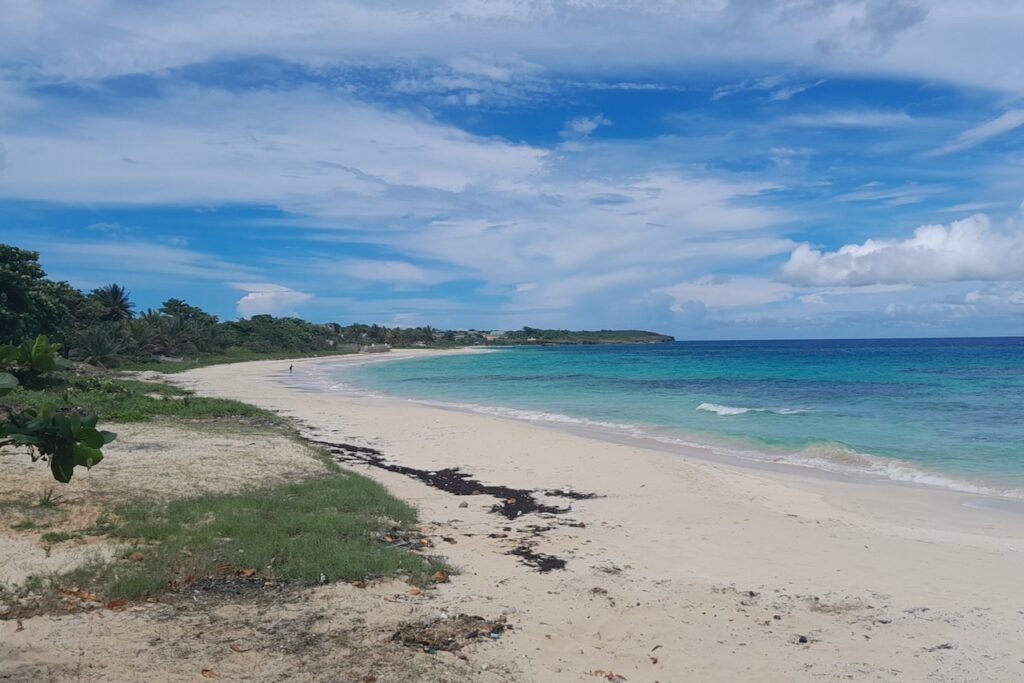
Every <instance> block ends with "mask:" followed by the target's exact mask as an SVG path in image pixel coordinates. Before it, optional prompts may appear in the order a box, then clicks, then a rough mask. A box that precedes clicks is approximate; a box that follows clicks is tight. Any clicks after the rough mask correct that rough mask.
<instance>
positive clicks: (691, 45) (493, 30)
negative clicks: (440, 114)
mask: <svg viewBox="0 0 1024 683" xmlns="http://www.w3.org/2000/svg"><path fill="white" fill-rule="evenodd" d="M0 16H3V17H4V21H3V22H2V23H0V61H6V62H8V63H10V64H13V65H17V70H18V72H19V73H18V75H24V74H26V73H28V74H32V75H34V76H39V77H42V78H45V79H49V80H57V81H62V80H74V79H79V78H97V77H104V76H116V75H123V74H129V73H140V72H156V71H161V70H166V69H174V68H177V67H181V66H185V65H188V64H193V63H200V62H204V61H208V60H212V59H218V58H228V59H230V58H236V57H238V56H245V55H254V54H257V55H265V56H268V57H271V58H276V59H281V60H285V61H292V62H300V63H306V64H310V65H314V66H318V67H319V66H322V65H325V64H328V65H329V64H338V63H366V61H367V60H368V59H370V58H380V57H382V56H384V57H385V58H387V59H390V60H393V61H395V62H399V61H400V60H401V61H415V60H431V61H434V62H439V63H448V64H453V63H454V62H455V60H457V59H458V58H465V59H473V60H476V61H480V62H484V64H485V65H486V64H488V63H491V64H498V65H500V66H499V67H498V68H496V69H495V68H487V67H486V66H485V67H482V68H477V69H476V71H478V72H483V73H481V74H480V75H483V76H486V77H487V78H489V79H491V80H492V81H495V82H499V79H501V78H502V76H503V74H502V73H501V67H503V66H504V65H505V63H506V60H513V61H514V60H516V59H518V60H520V61H525V62H528V63H534V64H543V66H544V67H545V68H547V69H550V70H552V71H557V72H562V73H566V72H573V73H575V74H577V75H579V76H587V75H589V74H592V73H601V72H608V70H609V68H610V67H614V68H618V69H623V70H624V69H634V70H637V71H641V72H644V71H646V72H650V71H651V70H653V69H659V68H665V67H676V66H678V65H679V64H686V65H688V66H690V67H692V66H699V65H702V64H708V63H712V64H714V63H726V64H737V63H744V62H748V63H749V62H751V61H754V62H761V63H772V64H787V65H795V66H798V67H806V68H808V69H814V70H815V72H817V73H821V72H822V71H823V70H832V71H836V72H840V73H850V72H853V73H876V74H877V73H883V74H890V75H898V76H914V77H918V78H922V79H924V80H941V81H947V82H948V81H952V82H957V83H964V84H969V85H974V86H980V87H993V88H1000V89H1005V90H1009V91H1014V92H1018V93H1019V92H1022V91H1024V73H1022V72H1021V71H1020V70H1019V69H1014V68H1011V67H1006V68H993V67H992V65H1013V64H1016V63H1018V61H1019V58H1020V52H1019V42H1018V40H1017V38H1018V37H1019V36H1020V35H1021V33H1022V32H1024V30H1022V28H1024V7H1021V5H1020V3H1013V2H1006V0H974V1H973V2H970V3H965V2H963V1H962V0H930V1H929V2H927V4H925V3H922V2H916V1H913V0H828V1H827V2H813V1H810V0H762V1H760V2H752V1H750V0H746V1H738V0H732V1H729V2H721V1H718V2H708V1H707V0H660V1H658V2H627V3H622V2H608V1H607V0H574V1H572V2H551V1H548V0H503V1H501V2H484V1H483V0H474V1H472V2H468V1H466V0H434V1H432V2H423V0H395V1H393V2H386V3H382V2H379V1H378V0H308V1H307V2H304V3H302V5H301V6H300V7H299V8H296V7H293V6H290V5H289V6H285V5H283V4H281V3H280V2H276V1H274V0H222V1H220V2H217V3H210V2H206V1H204V0H165V1H164V2H147V3H138V2H132V1H131V0H91V1H90V2H79V3H74V4H71V5H69V4H65V5H64V6H63V7H58V8H54V7H53V6H52V3H47V2H46V1H45V0H4V1H3V2H2V3H0ZM638 35H642V36H643V37H644V39H643V40H642V41H637V40H635V39H634V38H635V36H638ZM950 45H956V46H957V49H950ZM480 55H488V56H496V57H497V58H493V57H489V58H488V59H484V58H482V57H479V56H480ZM470 56H472V57H470ZM458 66H461V67H462V68H465V69H467V70H468V69H471V68H473V65H472V64H469V65H458Z"/></svg>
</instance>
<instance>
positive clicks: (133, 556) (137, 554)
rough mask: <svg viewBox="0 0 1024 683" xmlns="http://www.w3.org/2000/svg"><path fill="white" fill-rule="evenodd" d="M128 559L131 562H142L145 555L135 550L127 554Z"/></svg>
mask: <svg viewBox="0 0 1024 683" xmlns="http://www.w3.org/2000/svg"><path fill="white" fill-rule="evenodd" d="M128 559H129V560H131V561H132V562H142V561H143V560H144V559H146V556H145V555H143V554H142V553H140V552H139V551H137V550H136V551H135V552H134V553H132V554H131V555H129V556H128Z"/></svg>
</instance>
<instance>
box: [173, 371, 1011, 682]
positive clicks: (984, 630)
mask: <svg viewBox="0 0 1024 683" xmlns="http://www.w3.org/2000/svg"><path fill="white" fill-rule="evenodd" d="M401 353H403V354H404V353H406V352H401ZM409 353H417V352H409ZM398 356H399V353H395V354H394V356H392V357H393V358H396V357H398ZM324 362H328V363H344V362H347V361H346V360H345V359H341V360H339V359H332V360H326V361H325V360H323V359H318V360H310V361H296V362H295V365H296V368H297V369H298V368H300V367H301V366H302V364H304V363H324ZM288 365H289V362H287V361H266V362H255V363H247V364H238V365H227V366H214V367H208V368H203V369H199V370H195V371H191V372H189V373H185V374H183V375H180V376H179V377H178V378H176V379H175V380H174V381H175V382H176V383H180V384H182V385H183V386H187V387H188V388H191V389H194V390H196V391H197V392H199V393H201V394H205V395H211V396H219V397H226V398H235V399H241V400H245V401H248V402H251V403H255V404H257V405H259V406H262V407H265V408H268V409H272V410H275V411H278V412H280V413H281V414H283V415H286V416H289V417H291V418H294V419H295V420H297V421H298V422H299V423H300V424H302V425H303V430H304V432H305V435H306V436H307V437H309V438H311V439H315V440H319V441H322V442H326V443H332V444H337V445H344V446H343V447H341V448H340V450H339V449H335V452H337V453H340V454H343V455H344V454H345V453H349V454H351V453H354V452H356V451H359V450H360V449H373V450H374V451H376V452H378V453H379V456H378V457H379V460H380V461H381V462H386V463H389V464H392V465H398V466H401V467H404V468H409V469H410V470H417V471H420V472H425V473H430V472H436V471H438V470H443V469H445V468H460V469H461V470H462V471H463V472H465V473H467V474H468V475H469V476H470V477H472V479H474V480H477V481H479V482H480V484H481V485H482V486H504V487H510V488H513V489H522V490H527V491H531V492H535V493H534V494H533V495H534V497H535V499H536V501H537V502H539V503H544V504H549V505H552V506H555V507H560V508H567V507H568V508H569V510H568V511H567V512H565V513H563V514H537V513H527V514H523V515H520V516H517V517H516V518H515V519H508V518H507V517H506V516H503V515H501V514H498V513H496V512H494V511H492V506H495V505H496V504H497V505H498V508H499V511H500V508H501V507H502V505H504V504H505V501H501V500H496V498H495V497H494V496H493V495H488V493H486V492H481V493H480V495H468V496H457V495H453V494H452V493H448V492H446V491H443V490H441V489H438V488H435V487H432V486H429V485H427V484H425V483H423V481H421V480H420V479H417V478H416V477H413V476H409V474H408V472H406V473H402V472H396V471H388V470H386V469H382V468H381V467H374V466H368V465H362V464H351V462H350V464H349V466H351V467H353V468H354V469H356V470H358V471H360V472H362V473H364V474H366V475H368V476H370V477H373V478H375V479H377V480H379V481H381V482H382V483H384V484H385V485H386V486H387V487H389V488H390V489H391V490H392V491H393V492H394V493H395V494H397V495H398V496H400V497H402V498H404V499H406V500H408V501H410V502H412V503H413V504H415V505H416V506H417V507H418V508H419V509H420V511H421V517H422V521H423V524H424V528H425V530H426V531H427V532H428V533H429V534H431V535H433V536H436V537H438V540H439V545H440V546H442V547H441V551H442V552H443V553H444V554H445V555H446V556H447V557H448V558H449V559H450V561H451V562H452V564H453V565H455V566H457V567H459V568H460V570H461V573H460V574H459V576H457V577H455V578H454V580H453V581H452V582H451V583H450V584H446V585H444V586H442V587H441V588H440V589H439V590H437V591H432V592H431V597H430V598H429V599H430V600H433V601H434V602H435V607H436V609H437V610H439V611H444V612H446V613H458V612H466V613H472V614H475V613H482V612H488V613H492V612H496V611H503V612H505V613H506V614H507V615H508V616H509V621H510V623H512V624H513V625H514V629H513V631H512V632H511V633H510V634H509V635H508V637H506V638H503V639H502V640H501V642H500V643H499V644H496V645H495V646H494V647H488V648H486V649H483V650H481V651H480V652H478V653H476V655H475V656H474V661H480V662H483V664H482V665H481V667H482V668H483V667H488V666H491V665H493V666H494V667H509V668H511V669H514V670H516V671H518V672H521V673H519V674H517V676H521V679H522V680H532V681H592V680H610V681H662V682H665V681H679V680H700V681H735V680H758V681H765V680H772V681H776V680H777V681H792V680H833V679H844V680H930V681H974V680H976V681H995V680H999V681H1015V680H1020V679H1021V677H1022V676H1024V649H1022V647H1021V643H1022V642H1024V640H1022V636H1024V590H1022V589H1021V588H1020V577H1021V576H1022V575H1024V554H1022V552H1021V550H1022V545H1024V540H1022V539H1024V516H1021V515H1019V514H1017V513H1013V512H1007V511H1000V510H996V509H992V508H991V507H989V506H986V505H985V502H986V501H984V500H982V499H980V498H979V497H976V496H971V495H964V494H958V493H952V492H947V491H941V490H930V489H924V488H912V487H907V486H900V485H895V484H886V483H870V482H863V481H844V480H842V479H837V478H830V477H824V476H818V475H817V474H815V473H813V472H807V473H800V472H796V471H793V472H788V471H778V472H776V471H761V470H754V469H750V468H745V467H741V466H740V465H731V464H728V463H715V462H708V461H704V460H702V459H699V458H688V457H685V456H680V455H678V454H667V453H663V452H657V451H653V450H648V449H644V448H640V447H634V446H631V445H627V444H618V443H610V442H605V441H600V440H597V439H592V438H587V437H584V436H579V435H575V434H569V433H564V432H559V431H554V430H551V429H546V428H542V427H538V426H534V425H531V424H528V423H523V422H517V421H511V420H505V419H500V418H495V417H490V416H483V415H476V414H467V413H461V412H455V411H449V410H443V409H438V408H433V407H428V406H424V405H420V404H416V403H412V402H407V401H400V400H390V399H381V398H364V397H351V396H344V395H336V394H329V393H313V392H308V391H301V390H298V389H296V388H290V387H288V386H287V385H286V375H287V374H288ZM352 446H355V447H358V448H356V449H355V450H353V449H352V448H351V447H352ZM392 469H399V468H392ZM565 490H571V491H574V492H577V493H592V494H595V497H594V498H590V499H582V500H580V499H577V500H570V499H566V498H565V497H564V496H558V495H554V496H552V495H546V494H545V493H544V492H545V491H547V492H552V493H554V492H557V491H563V492H564V491H565ZM463 504H465V506H463ZM441 539H448V540H447V541H446V542H441ZM524 547H525V548H528V549H529V550H530V552H532V553H535V554H539V556H540V557H542V558H543V557H549V558H557V559H561V560H564V561H565V567H564V568H562V569H553V570H551V571H547V572H541V571H538V570H537V569H536V568H535V567H531V566H529V565H528V564H527V563H526V562H524V561H523V558H522V557H520V556H517V555H513V554H510V551H512V550H515V549H517V548H520V549H521V548H524ZM534 559H536V557H534ZM488 663H490V664H488Z"/></svg>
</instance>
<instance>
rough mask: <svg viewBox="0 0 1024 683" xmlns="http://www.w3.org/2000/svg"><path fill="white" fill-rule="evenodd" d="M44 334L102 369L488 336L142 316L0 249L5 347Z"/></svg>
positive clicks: (122, 292) (183, 312)
mask: <svg viewBox="0 0 1024 683" xmlns="http://www.w3.org/2000/svg"><path fill="white" fill-rule="evenodd" d="M38 335H47V337H48V338H49V339H50V340H51V341H53V342H55V343H59V344H60V345H61V346H62V348H63V349H64V351H65V352H66V353H67V355H68V357H69V358H71V359H72V360H76V361H80V362H84V363H89V364H92V365H97V366H101V367H116V366H117V365H119V364H121V363H123V362H125V361H132V362H136V363H137V362H147V361H151V360H156V359H160V358H179V357H189V358H194V357H200V356H207V355H217V354H223V353H227V352H230V351H232V350H237V349H242V350H245V351H251V352H254V353H317V352H330V351H331V350H343V349H346V348H354V347H356V346H366V345H373V344H388V345H391V346H399V347H404V346H435V345H443V344H449V343H451V344H455V343H474V342H479V341H482V340H483V335H482V333H476V332H472V333H468V332H451V331H441V330H436V329H434V328H432V327H430V326H424V327H411V328H397V327H385V326H382V325H363V324H353V325H345V326H343V325H339V324H337V323H326V324H317V323H310V322H307V321H305V320H301V319H299V318H291V317H284V318H276V317H273V316H269V315H254V316H252V317H251V318H248V319H243V320H231V321H221V320H219V319H218V318H217V316H215V315H213V314H211V313H208V312H206V311H204V310H202V309H201V308H198V307H196V306H193V305H191V304H189V303H187V302H185V301H183V300H181V299H177V298H171V299H167V300H166V301H164V302H163V304H162V305H161V306H160V307H159V308H158V309H156V310H153V309H147V310H144V311H139V310H137V308H136V306H135V304H134V303H133V302H132V300H131V294H130V292H129V291H128V290H127V289H126V288H125V287H123V286H122V285H119V284H110V285H107V286H104V287H99V288H97V289H94V290H92V291H90V292H83V291H80V290H78V289H76V288H75V287H72V286H71V285H70V284H68V283H67V282H59V281H55V280H52V279H50V278H49V277H47V275H46V273H45V271H44V270H43V268H42V266H41V265H40V264H39V254H38V252H34V251H28V250H25V249H20V248H18V247H14V246H10V245H5V244H0V343H2V342H9V343H14V344H18V343H21V342H22V341H24V340H28V339H34V338H35V337H37V336H38Z"/></svg>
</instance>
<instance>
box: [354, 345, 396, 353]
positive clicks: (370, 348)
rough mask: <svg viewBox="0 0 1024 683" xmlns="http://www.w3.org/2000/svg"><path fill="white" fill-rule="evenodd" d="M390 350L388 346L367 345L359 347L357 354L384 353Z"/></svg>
mask: <svg viewBox="0 0 1024 683" xmlns="http://www.w3.org/2000/svg"><path fill="white" fill-rule="evenodd" d="M390 350H391V345H390V344H367V345H366V346H361V347H359V353H384V352H386V351H390Z"/></svg>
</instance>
